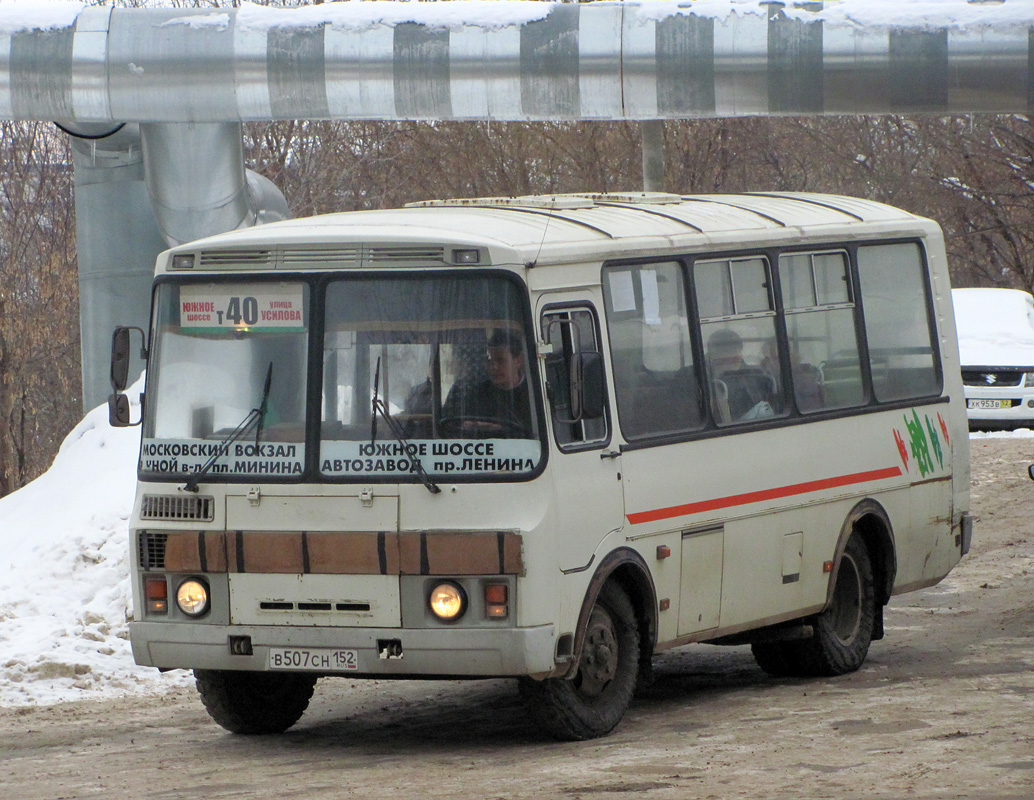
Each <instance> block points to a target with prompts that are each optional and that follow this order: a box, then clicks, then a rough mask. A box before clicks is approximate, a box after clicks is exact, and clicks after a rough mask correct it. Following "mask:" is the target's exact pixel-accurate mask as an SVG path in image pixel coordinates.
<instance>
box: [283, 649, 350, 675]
mask: <svg viewBox="0 0 1034 800" xmlns="http://www.w3.org/2000/svg"><path fill="white" fill-rule="evenodd" d="M266 668H267V669H284V670H294V671H298V670H312V671H315V672H351V671H355V670H357V669H359V653H358V652H357V651H355V650H336V649H334V648H332V647H270V648H269V658H268V659H267V661H266Z"/></svg>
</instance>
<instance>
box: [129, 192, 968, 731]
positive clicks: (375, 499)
mask: <svg viewBox="0 0 1034 800" xmlns="http://www.w3.org/2000/svg"><path fill="white" fill-rule="evenodd" d="M129 340H130V331H129V329H125V328H121V329H119V330H118V331H117V332H116V334H115V336H114V353H113V363H112V375H113V378H112V383H113V388H114V390H115V393H114V394H113V395H112V398H111V401H110V405H111V415H112V419H113V422H115V423H117V424H125V423H128V408H129V404H128V401H127V398H126V396H125V394H124V389H125V384H126V373H127V360H128V353H129ZM147 347H148V349H147V352H146V355H147V380H146V392H145V399H146V402H145V403H144V404H143V412H142V425H143V428H142V445H141V454H140V461H139V488H138V492H137V497H136V503H135V506H134V512H133V517H132V520H131V538H132V564H133V591H134V602H135V609H136V611H135V621H134V622H133V623H132V624H131V626H130V630H131V640H132V647H133V653H134V656H135V658H136V660H137V662H138V663H139V664H144V665H151V666H154V667H158V668H160V669H163V670H164V669H193V670H194V672H195V675H196V678H197V686H198V689H199V691H200V693H201V696H202V699H203V701H204V703H205V706H206V707H207V709H208V711H209V713H210V714H211V715H212V717H213V718H214V719H215V720H216V721H217V722H218V723H219V724H221V725H222V726H224V727H225V728H227V729H229V730H230V731H234V732H238V733H273V732H280V731H283V730H285V729H286V728H288V727H290V726H291V725H292V724H294V723H295V722H296V721H297V720H298V719H299V718H300V716H301V715H302V713H303V712H304V710H305V708H306V705H307V703H308V701H309V699H310V697H311V695H312V692H313V687H314V685H315V683H316V681H317V679H318V678H320V677H327V676H348V677H388V676H390V677H407V678H487V677H507V676H508V677H514V678H517V679H519V683H520V689H521V694H522V695H523V697H524V698H525V699H526V701H527V704H528V707H529V709H530V711H531V713H532V716H533V717H534V718H535V719H536V720H537V721H538V722H539V723H540V724H541V725H542V726H544V728H545V729H546V730H548V731H549V732H550V733H552V734H553V735H555V736H557V737H559V738H566V739H585V738H590V737H595V736H600V735H603V734H606V733H607V732H609V731H610V730H611V729H613V727H614V726H615V725H616V724H617V723H618V722H619V720H620V719H621V717H622V715H623V713H624V711H625V709H626V707H627V706H628V703H629V701H630V699H631V697H632V693H633V690H634V688H635V686H636V684H637V682H638V681H641V680H646V679H647V678H648V677H649V672H650V663H651V657H652V656H653V655H654V654H656V653H658V652H659V651H662V650H665V649H667V648H671V647H676V646H679V645H683V644H687V643H691V642H707V643H713V644H721V645H750V646H751V647H752V650H753V654H754V656H755V657H756V659H757V662H758V664H759V665H760V666H761V667H762V668H763V669H764V670H766V671H767V672H769V673H772V674H775V675H802V676H806V675H827V676H828V675H838V674H842V673H846V672H849V671H852V670H855V669H857V668H858V667H859V666H860V665H861V664H862V662H863V660H864V659H865V657H866V653H867V651H868V648H869V644H870V642H871V641H872V640H874V639H879V638H881V637H882V636H883V609H884V606H885V605H886V603H887V602H888V600H889V599H890V597H891V596H892V595H895V594H898V593H901V592H907V591H911V590H915V589H919V588H921V587H925V586H930V585H932V584H935V583H937V582H938V581H939V580H941V579H942V578H943V577H944V576H945V575H946V574H947V573H948V572H949V571H950V570H951V569H952V567H953V566H954V565H955V564H956V563H957V562H958V561H959V559H960V558H961V557H962V556H963V555H964V554H965V553H966V552H967V550H968V548H969V542H970V538H971V535H972V518H971V516H970V514H969V511H968V501H969V466H968V440H967V425H966V409H965V402H964V398H963V391H962V383H961V379H960V371H959V361H958V348H957V344H956V339H955V325H954V321H953V316H952V304H951V294H950V286H949V279H948V269H947V265H946V262H945V252H944V247H943V242H942V237H941V233H940V230H939V228H938V227H937V225H936V224H934V223H933V222H931V221H929V220H925V219H921V218H918V217H915V216H913V215H911V214H908V213H905V212H903V211H900V210H897V209H894V208H890V207H888V206H885V205H881V204H878V203H873V202H868V201H864V200H858V199H853V198H846V197H833V196H825V195H815V194H749V195H736V196H733V195H722V196H718V195H715V196H692V197H679V196H675V195H664V194H630V195H616V194H615V195H564V196H555V197H523V198H506V199H499V198H496V199H480V200H455V201H439V202H428V203H422V204H416V205H415V206H412V207H407V208H404V209H396V210H385V211H364V212H350V213H342V214H332V215H328V216H323V217H318V218H315V219H299V220H294V221H288V222H283V223H277V224H271V225H266V226H261V227H256V228H251V229H248V230H241V231H237V232H233V233H228V234H225V235H221V236H216V237H212V238H209V239H205V240H202V241H198V242H194V243H192V244H188V245H184V246H181V247H177V248H175V249H173V250H170V251H169V252H167V253H164V254H163V255H162V256H161V257H160V258H159V261H158V267H157V276H156V281H155V287H154V302H153V315H152V323H151V331H150V334H149V342H148V345H147Z"/></svg>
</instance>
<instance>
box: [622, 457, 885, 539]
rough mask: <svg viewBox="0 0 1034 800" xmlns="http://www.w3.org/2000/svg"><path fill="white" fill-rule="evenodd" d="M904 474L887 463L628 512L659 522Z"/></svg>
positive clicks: (632, 519) (638, 519) (633, 517)
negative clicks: (822, 476)
mask: <svg viewBox="0 0 1034 800" xmlns="http://www.w3.org/2000/svg"><path fill="white" fill-rule="evenodd" d="M899 475H901V467H887V468H886V469H874V470H870V471H869V472H855V473H854V474H852V475H839V476H837V477H835V478H823V479H821V480H817V481H806V482H805V483H794V484H791V485H790V486H777V487H775V488H774V489H762V490H761V491H759V492H746V493H744V494H734V495H730V496H729V497H716V498H714V499H713V500H701V501H700V502H699V503H686V504H685V505H681V506H671V507H669V508H658V509H654V510H653V511H639V512H636V513H634V514H629V515H628V521H629V522H631V523H632V524H633V525H639V524H641V523H643V522H657V521H658V520H662V519H671V518H672V517H682V516H685V515H687V514H699V513H700V512H701V511H715V510H717V509H719V508H732V507H733V506H745V505H747V504H748V503H758V502H760V501H762V500H775V499H777V498H779V497H793V496H794V495H798V494H807V493H808V492H818V491H821V490H822V489H833V488H835V487H837V486H851V485H853V484H856V483H867V482H868V481H878V480H883V479H884V478H896V477H898V476H899Z"/></svg>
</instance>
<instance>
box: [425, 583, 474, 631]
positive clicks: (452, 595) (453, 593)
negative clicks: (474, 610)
mask: <svg viewBox="0 0 1034 800" xmlns="http://www.w3.org/2000/svg"><path fill="white" fill-rule="evenodd" d="M427 602H428V605H429V606H430V607H431V613H432V614H434V615H435V616H436V617H438V619H440V620H442V622H455V621H456V620H458V619H459V618H460V617H462V616H463V614H464V612H466V610H467V593H466V592H464V591H463V587H462V586H460V585H459V584H456V583H453V582H452V581H445V582H444V583H439V584H438V585H436V586H435V587H434V588H433V589H432V590H431V595H430V597H429V598H428V601H427Z"/></svg>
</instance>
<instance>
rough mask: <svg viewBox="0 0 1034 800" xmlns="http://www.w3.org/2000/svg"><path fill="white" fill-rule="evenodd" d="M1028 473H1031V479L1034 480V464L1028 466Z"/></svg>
mask: <svg viewBox="0 0 1034 800" xmlns="http://www.w3.org/2000/svg"><path fill="white" fill-rule="evenodd" d="M1027 474H1028V475H1030V479H1031V480H1032V481H1034V464H1031V465H1030V466H1029V467H1027Z"/></svg>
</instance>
